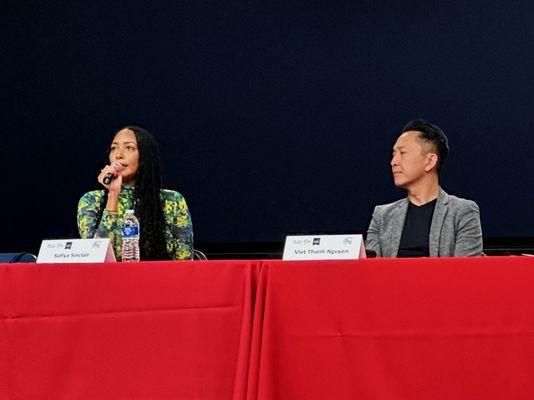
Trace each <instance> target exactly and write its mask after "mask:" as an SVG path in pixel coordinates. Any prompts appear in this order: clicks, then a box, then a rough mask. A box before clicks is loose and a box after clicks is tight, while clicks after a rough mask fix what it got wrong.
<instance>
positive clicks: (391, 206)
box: [375, 198, 407, 214]
mask: <svg viewBox="0 0 534 400" xmlns="http://www.w3.org/2000/svg"><path fill="white" fill-rule="evenodd" d="M406 202H407V200H406V198H403V199H399V200H397V201H394V202H393V203H388V204H380V205H378V206H376V207H375V212H376V213H380V214H387V213H390V212H392V211H394V210H396V209H397V208H398V207H400V206H402V205H403V204H404V203H406Z"/></svg>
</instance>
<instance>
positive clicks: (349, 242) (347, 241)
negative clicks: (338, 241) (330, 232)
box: [343, 237, 352, 245]
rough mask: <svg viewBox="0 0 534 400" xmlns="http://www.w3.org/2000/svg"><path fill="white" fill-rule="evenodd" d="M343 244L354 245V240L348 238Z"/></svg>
mask: <svg viewBox="0 0 534 400" xmlns="http://www.w3.org/2000/svg"><path fill="white" fill-rule="evenodd" d="M343 244H348V245H350V244H352V238H351V237H348V238H345V239H343Z"/></svg>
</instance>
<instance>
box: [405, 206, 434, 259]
mask: <svg viewBox="0 0 534 400" xmlns="http://www.w3.org/2000/svg"><path fill="white" fill-rule="evenodd" d="M436 202H437V199H436V200H433V201H430V202H428V203H426V204H423V205H422V206H416V205H415V204H412V203H411V202H410V203H409V204H408V211H407V212H406V219H405V220H404V227H403V228H402V236H401V241H400V245H399V253H398V254H397V257H428V256H429V254H430V253H429V250H428V237H429V235H430V226H431V225H432V216H433V215H434V208H436Z"/></svg>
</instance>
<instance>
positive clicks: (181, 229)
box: [163, 192, 193, 260]
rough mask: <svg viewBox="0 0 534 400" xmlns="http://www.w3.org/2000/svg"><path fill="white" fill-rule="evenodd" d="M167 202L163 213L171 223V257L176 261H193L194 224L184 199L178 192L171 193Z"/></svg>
mask: <svg viewBox="0 0 534 400" xmlns="http://www.w3.org/2000/svg"><path fill="white" fill-rule="evenodd" d="M171 193H172V196H169V198H168V199H167V201H165V207H164V210H163V212H164V213H165V216H166V219H167V221H169V222H170V232H171V235H172V237H171V238H169V239H170V242H171V248H172V250H171V257H172V258H173V259H174V260H192V259H193V224H192V222H191V215H190V214H189V209H188V208H187V203H186V202H185V199H184V197H183V196H182V195H181V194H180V193H178V192H171Z"/></svg>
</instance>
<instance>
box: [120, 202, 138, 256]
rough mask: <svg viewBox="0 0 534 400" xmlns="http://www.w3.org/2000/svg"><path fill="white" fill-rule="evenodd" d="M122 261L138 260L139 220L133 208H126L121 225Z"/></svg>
mask: <svg viewBox="0 0 534 400" xmlns="http://www.w3.org/2000/svg"><path fill="white" fill-rule="evenodd" d="M121 233H122V261H139V260H140V259H141V257H140V252H139V220H138V219H137V218H136V217H135V215H134V210H126V215H125V216H124V223H123V225H122V231H121Z"/></svg>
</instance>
